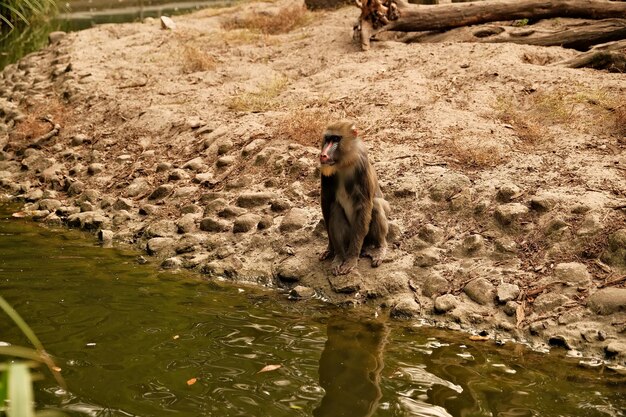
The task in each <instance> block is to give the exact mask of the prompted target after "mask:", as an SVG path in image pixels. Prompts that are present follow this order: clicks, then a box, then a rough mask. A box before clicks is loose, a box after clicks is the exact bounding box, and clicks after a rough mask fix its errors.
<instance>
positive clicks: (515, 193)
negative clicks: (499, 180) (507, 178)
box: [496, 183, 522, 203]
mask: <svg viewBox="0 0 626 417" xmlns="http://www.w3.org/2000/svg"><path fill="white" fill-rule="evenodd" d="M521 191H522V190H521V189H520V188H519V187H518V186H517V185H515V184H512V183H508V184H502V185H501V186H500V188H499V189H498V192H497V193H496V200H498V201H499V202H501V203H510V202H511V201H512V200H513V199H514V198H517V197H519V195H520V194H521Z"/></svg>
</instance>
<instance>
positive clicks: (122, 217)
mask: <svg viewBox="0 0 626 417" xmlns="http://www.w3.org/2000/svg"><path fill="white" fill-rule="evenodd" d="M131 218H132V216H131V215H130V213H129V212H128V211H126V210H118V211H117V212H115V213H114V214H113V219H112V221H113V225H115V226H120V225H123V224H125V223H128V221H129V220H130V219H131Z"/></svg>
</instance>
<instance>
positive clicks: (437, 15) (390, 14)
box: [354, 0, 626, 49]
mask: <svg viewBox="0 0 626 417" xmlns="http://www.w3.org/2000/svg"><path fill="white" fill-rule="evenodd" d="M356 2H357V6H358V7H359V8H361V16H360V17H359V20H358V22H357V25H356V26H355V28H354V37H355V39H357V40H359V41H360V43H361V47H362V48H363V49H368V48H369V43H370V38H371V37H372V36H373V35H374V34H376V33H378V32H381V31H403V32H418V31H432V30H447V29H452V28H457V27H461V26H468V25H476V24H480V23H488V22H495V21H503V20H517V19H533V20H538V19H546V18H552V17H570V18H584V19H608V18H626V3H623V2H613V1H607V0H512V1H510V0H487V1H480V2H475V3H452V4H440V5H429V6H426V5H415V4H409V3H407V2H406V1H405V0H356Z"/></svg>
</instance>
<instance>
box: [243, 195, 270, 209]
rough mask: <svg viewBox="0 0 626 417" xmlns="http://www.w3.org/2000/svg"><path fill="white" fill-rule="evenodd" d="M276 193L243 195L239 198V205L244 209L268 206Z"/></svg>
mask: <svg viewBox="0 0 626 417" xmlns="http://www.w3.org/2000/svg"><path fill="white" fill-rule="evenodd" d="M273 197H274V193H269V192H257V193H254V192H253V193H242V194H240V195H239V197H237V205H238V206H239V207H243V208H253V207H259V206H264V205H266V204H267V203H268V202H269V201H270V200H271V199H272V198H273Z"/></svg>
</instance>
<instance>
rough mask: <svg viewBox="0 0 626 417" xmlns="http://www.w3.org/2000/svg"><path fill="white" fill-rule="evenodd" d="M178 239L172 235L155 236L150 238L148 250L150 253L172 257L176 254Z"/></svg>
mask: <svg viewBox="0 0 626 417" xmlns="http://www.w3.org/2000/svg"><path fill="white" fill-rule="evenodd" d="M175 244H176V241H175V240H174V239H172V238H171V237H154V238H152V239H150V240H148V243H147V244H146V250H147V251H148V255H152V256H159V257H170V256H174V255H175V254H176V251H175V250H174V245H175Z"/></svg>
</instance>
